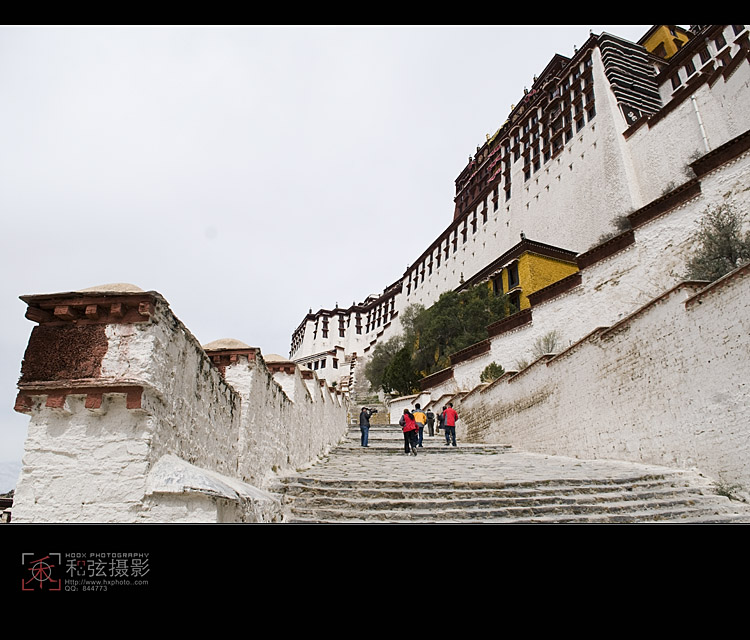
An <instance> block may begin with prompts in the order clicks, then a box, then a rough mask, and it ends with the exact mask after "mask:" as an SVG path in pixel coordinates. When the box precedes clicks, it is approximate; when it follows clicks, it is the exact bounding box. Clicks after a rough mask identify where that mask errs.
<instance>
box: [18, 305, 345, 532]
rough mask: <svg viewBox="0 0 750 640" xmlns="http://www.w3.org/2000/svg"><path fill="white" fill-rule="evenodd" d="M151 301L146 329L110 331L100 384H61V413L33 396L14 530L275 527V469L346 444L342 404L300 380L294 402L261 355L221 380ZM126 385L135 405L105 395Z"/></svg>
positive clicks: (113, 327) (240, 362) (294, 385)
mask: <svg viewBox="0 0 750 640" xmlns="http://www.w3.org/2000/svg"><path fill="white" fill-rule="evenodd" d="M155 299H156V304H155V310H154V313H153V314H152V316H151V320H150V321H149V322H147V323H141V324H108V325H107V326H106V328H105V331H106V336H107V343H108V344H107V350H106V354H105V355H104V356H103V358H102V362H101V375H100V376H99V377H98V378H95V379H92V380H86V381H84V382H85V384H84V386H83V387H81V382H80V381H76V380H58V381H57V382H55V384H54V386H56V387H58V388H64V389H67V391H68V395H67V396H66V399H65V405H64V407H60V408H51V407H48V406H46V398H47V395H46V394H45V390H44V388H40V389H38V390H34V389H31V388H30V387H27V388H26V390H25V392H26V393H28V394H31V396H30V397H31V400H32V401H33V402H32V406H30V407H28V408H27V410H28V412H29V413H30V415H31V420H30V424H29V435H28V439H27V443H26V447H25V454H24V459H23V469H22V472H21V477H20V479H19V483H18V486H17V491H16V495H15V501H14V508H13V521H14V522H137V521H162V519H166V520H167V521H172V520H175V521H184V522H187V521H195V520H196V519H198V520H200V521H214V522H215V521H217V520H227V519H228V520H234V521H252V520H254V519H257V518H271V519H273V518H278V517H279V514H280V511H279V505H273V500H272V499H271V498H270V496H265V497H263V498H262V499H261V498H259V496H263V495H265V494H263V489H264V488H265V486H266V485H267V483H268V482H269V481H270V480H271V478H272V477H273V472H274V471H283V470H285V469H290V468H294V467H295V466H300V465H302V464H305V463H307V462H310V461H312V460H314V459H315V457H316V456H317V455H319V454H321V453H323V452H324V451H325V449H326V447H328V446H330V445H332V444H335V443H336V442H338V441H339V440H340V439H341V438H342V437H343V436H344V434H345V431H346V407H345V406H343V405H342V402H341V398H340V396H338V395H336V396H331V394H330V393H329V392H328V389H327V388H323V389H322V390H321V389H318V390H317V393H315V394H311V393H310V391H309V390H308V387H307V386H306V384H305V381H303V380H302V377H301V375H300V373H299V371H297V372H296V373H295V374H294V375H291V374H290V375H289V377H290V378H292V379H291V380H289V381H287V382H288V385H289V388H290V389H291V390H292V393H293V396H294V398H295V400H294V401H292V400H291V399H290V398H289V397H288V396H287V395H286V394H285V393H284V391H283V389H282V387H281V386H280V385H279V384H278V383H277V382H275V381H274V379H273V376H272V375H271V374H270V373H269V371H268V370H267V368H266V367H265V364H264V363H263V361H262V357H260V356H259V357H258V358H256V359H255V360H252V361H250V360H248V358H247V357H246V356H239V357H238V358H237V361H236V362H235V363H234V364H232V365H230V366H227V367H226V379H225V377H224V376H222V374H221V373H220V371H219V369H217V368H216V367H215V366H213V365H212V364H211V361H210V360H209V358H208V356H207V355H206V353H205V352H204V351H203V349H202V348H201V346H200V344H198V342H197V341H196V340H195V338H194V337H193V336H192V335H191V334H190V333H189V331H188V330H187V329H186V328H185V327H184V326H183V325H182V324H181V323H180V322H179V320H177V319H176V318H175V317H174V316H173V315H172V313H171V311H170V310H169V308H168V306H167V304H166V302H164V301H163V299H161V297H160V296H158V294H157V297H156V298H155ZM51 348H54V345H52V347H51ZM32 356H33V357H36V358H40V357H43V354H39V353H35V354H32ZM27 357H31V356H28V353H27ZM313 382H315V383H316V384H319V383H318V381H317V380H314V381H313ZM46 384H47V386H50V383H46ZM37 386H39V385H37ZM43 386H44V385H42V387H43ZM123 386H128V388H136V389H137V388H139V387H140V388H142V389H143V391H142V396H141V401H140V406H139V407H135V408H133V407H131V408H129V407H128V406H127V404H126V397H125V395H124V394H123V393H119V392H118V393H110V392H109V391H108V389H109V390H110V391H111V390H118V389H120V388H122V387H123ZM78 388H80V389H83V390H82V391H80V393H76V389H78ZM92 388H93V389H95V390H99V391H102V392H103V393H104V401H103V402H102V405H101V407H98V408H96V409H88V408H86V404H85V403H86V399H87V392H86V389H92ZM23 389H24V387H23V386H22V392H23ZM165 460H176V461H178V462H179V464H178V463H170V464H165V463H164V461H165ZM165 469H166V470H165ZM186 469H189V470H190V472H189V473H188V472H187V471H186ZM156 470H158V473H157V471H156ZM155 473H156V476H154V474H155ZM186 478H187V479H188V480H186ZM196 478H197V479H198V480H196ZM217 479H220V480H221V482H220V484H221V486H222V487H224V489H222V492H218V491H217V490H216V485H215V483H216V482H217V481H218V480H217ZM191 483H192V484H191ZM196 483H197V485H196ZM211 504H212V505H213V511H211V509H210V508H208V507H207V506H206V505H211ZM207 508H208V511H207V510H206V509H207ZM167 514H172V515H167ZM207 514H208V515H207Z"/></svg>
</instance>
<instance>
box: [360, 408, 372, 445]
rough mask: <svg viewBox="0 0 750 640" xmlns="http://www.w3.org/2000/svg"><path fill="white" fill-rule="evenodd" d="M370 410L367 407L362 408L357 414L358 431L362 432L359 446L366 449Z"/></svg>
mask: <svg viewBox="0 0 750 640" xmlns="http://www.w3.org/2000/svg"><path fill="white" fill-rule="evenodd" d="M371 415H372V410H370V409H368V408H367V407H362V411H360V413H359V430H360V431H361V432H362V438H361V446H363V447H368V446H369V445H368V444H367V442H368V440H369V437H370V416H371Z"/></svg>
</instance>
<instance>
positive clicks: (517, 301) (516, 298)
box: [508, 291, 521, 313]
mask: <svg viewBox="0 0 750 640" xmlns="http://www.w3.org/2000/svg"><path fill="white" fill-rule="evenodd" d="M508 302H510V304H511V306H512V308H511V311H510V312H511V313H517V312H519V311H520V310H521V292H520V291H514V292H513V293H511V294H509V295H508Z"/></svg>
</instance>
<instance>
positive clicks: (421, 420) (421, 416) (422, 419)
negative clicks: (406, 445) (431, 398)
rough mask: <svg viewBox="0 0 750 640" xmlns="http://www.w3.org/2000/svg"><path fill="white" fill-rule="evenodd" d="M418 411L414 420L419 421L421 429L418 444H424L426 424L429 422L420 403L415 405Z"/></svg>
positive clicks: (418, 426)
mask: <svg viewBox="0 0 750 640" xmlns="http://www.w3.org/2000/svg"><path fill="white" fill-rule="evenodd" d="M414 408H415V409H416V411H415V412H414V414H413V415H414V420H415V422H416V423H417V428H418V429H419V435H418V436H417V446H418V447H421V446H422V438H423V437H424V425H425V423H426V422H427V416H426V415H425V414H424V413H423V412H422V409H421V408H420V406H419V405H418V404H415V405H414Z"/></svg>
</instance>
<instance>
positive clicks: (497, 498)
mask: <svg viewBox="0 0 750 640" xmlns="http://www.w3.org/2000/svg"><path fill="white" fill-rule="evenodd" d="M458 444H459V446H458V447H448V446H445V440H444V439H443V435H442V433H441V434H439V435H436V436H434V437H432V438H430V437H429V436H428V435H427V434H425V436H424V446H423V447H422V448H420V449H418V455H417V456H411V455H405V453H404V448H403V436H402V434H401V429H400V427H398V426H397V425H382V426H373V427H371V429H370V446H369V447H368V448H364V447H361V446H360V431H359V427H358V426H356V425H352V426H350V429H349V433H348V436H347V438H346V440H345V441H343V442H342V443H341V444H340V445H339V446H338V447H336V448H335V449H333V450H332V451H331V452H330V454H329V455H328V456H327V457H326V458H325V459H323V460H321V461H320V462H319V463H317V464H315V465H314V466H312V467H310V468H309V469H307V470H304V471H298V472H297V473H296V474H294V475H290V476H287V477H283V478H280V479H279V482H278V485H277V486H276V487H275V491H276V492H278V493H279V494H281V496H282V501H283V503H284V505H285V510H286V518H285V521H286V522H290V523H387V522H390V523H393V522H396V523H399V522H400V523H437V522H440V523H469V522H475V523H534V522H548V523H597V522H599V523H646V522H663V523H666V522H682V523H701V522H705V523H730V522H746V523H747V522H750V505H747V504H745V503H742V502H738V501H736V500H730V499H729V498H726V497H723V496H720V495H718V494H717V493H716V488H715V485H714V484H713V483H712V482H711V481H710V480H709V479H707V478H705V477H703V476H701V475H700V474H698V473H695V472H688V471H679V470H674V469H669V468H665V467H657V466H651V465H641V464H634V463H628V462H620V461H604V460H598V461H586V460H578V459H575V458H565V457H560V456H546V455H541V454H532V453H522V452H515V451H513V450H512V449H511V448H510V447H508V446H502V445H474V444H462V443H460V442H459V443H458Z"/></svg>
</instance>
